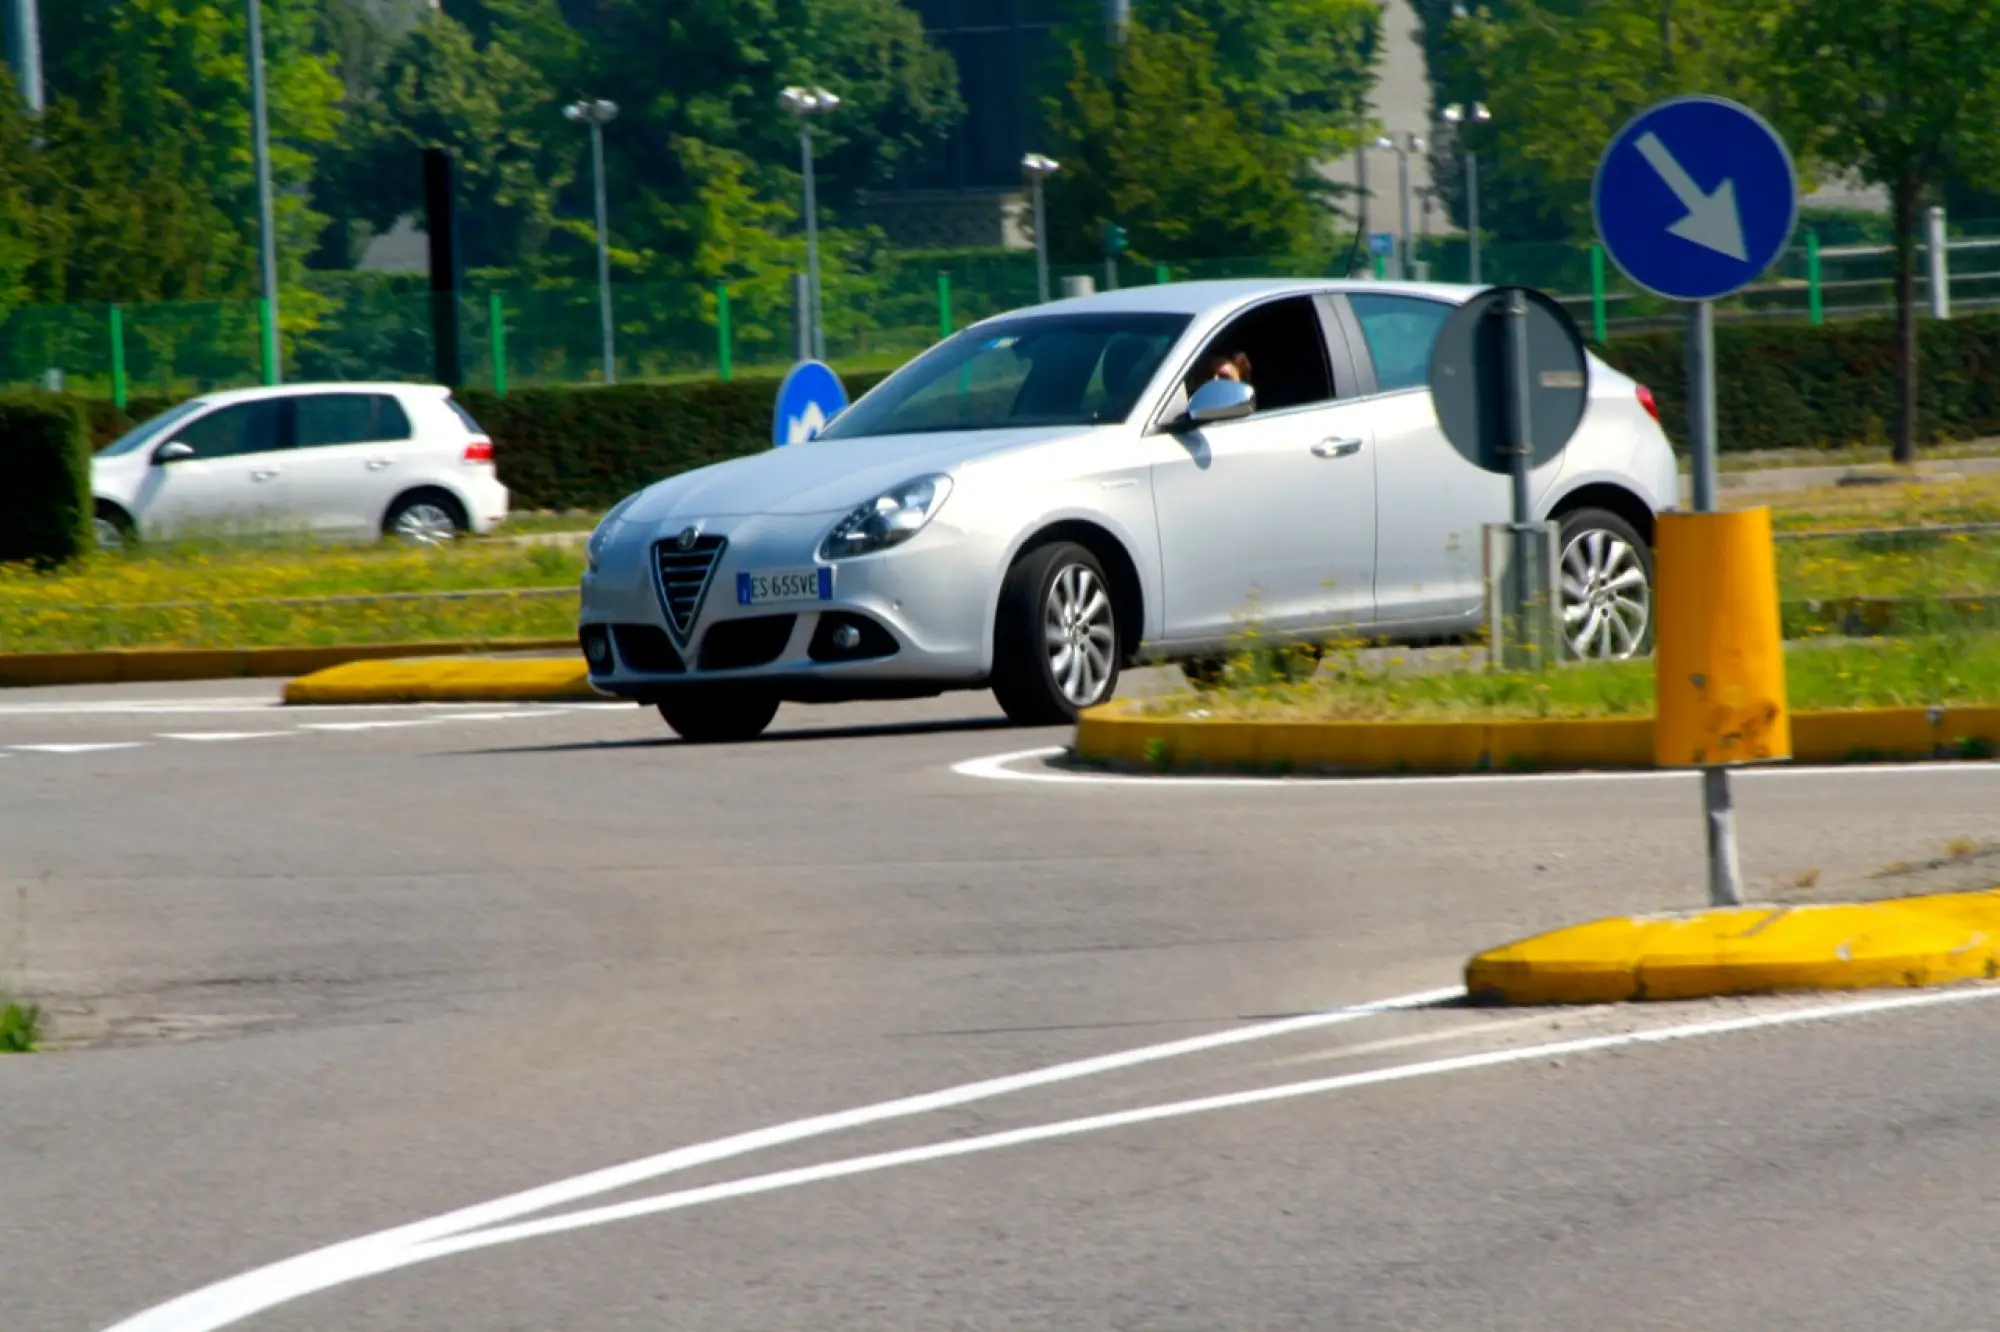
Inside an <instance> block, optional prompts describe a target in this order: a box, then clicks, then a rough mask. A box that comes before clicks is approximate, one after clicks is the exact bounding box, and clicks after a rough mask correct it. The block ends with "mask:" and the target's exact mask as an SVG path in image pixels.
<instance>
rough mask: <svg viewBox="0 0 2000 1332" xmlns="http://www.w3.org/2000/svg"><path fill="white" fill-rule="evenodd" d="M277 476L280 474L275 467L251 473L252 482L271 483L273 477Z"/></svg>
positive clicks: (261, 468)
mask: <svg viewBox="0 0 2000 1332" xmlns="http://www.w3.org/2000/svg"><path fill="white" fill-rule="evenodd" d="M277 474H278V469H277V468H275V467H260V468H258V469H257V470H256V471H254V472H252V473H250V479H251V480H252V481H269V480H270V479H271V478H272V477H274V476H276V475H277Z"/></svg>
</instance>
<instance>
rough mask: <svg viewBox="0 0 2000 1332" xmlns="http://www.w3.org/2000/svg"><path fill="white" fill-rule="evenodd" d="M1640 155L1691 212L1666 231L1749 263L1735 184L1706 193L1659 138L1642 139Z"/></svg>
mask: <svg viewBox="0 0 2000 1332" xmlns="http://www.w3.org/2000/svg"><path fill="white" fill-rule="evenodd" d="M1638 148H1639V153H1640V155H1641V156H1642V157H1644V158H1645V159H1646V160H1647V161H1648V162H1650V163H1651V164H1652V167H1653V170H1655V171H1657V172H1659V173H1660V179H1661V180H1664V181H1665V182H1666V183H1667V188H1668V189H1670V190H1672V191H1673V192H1674V197H1675V198H1676V199H1679V200H1680V201H1681V206H1682V207H1683V208H1686V209H1687V210H1688V213H1687V216H1686V217H1684V218H1682V219H1681V220H1680V221H1678V222H1676V223H1674V224H1673V225H1672V226H1671V227H1668V228H1667V230H1668V231H1671V232H1672V233H1673V234H1674V235H1676V236H1679V237H1680V238H1681V239H1682V240H1685V241H1692V242H1694V243H1695V244H1696V245H1699V246H1702V247H1703V248H1704V249H1709V250H1714V251H1715V252H1716V253H1718V254H1726V255H1728V256H1729V257H1730V258H1731V259H1735V260H1737V261H1739V262H1747V261H1748V260H1749V258H1750V251H1749V249H1748V248H1747V247H1746V246H1745V245H1744V244H1743V218H1742V215H1741V214H1739V213H1738V212H1737V211H1736V182H1735V181H1734V180H1725V181H1723V182H1722V183H1721V184H1720V185H1718V186H1716V187H1715V190H1714V192H1712V193H1706V194H1705V193H1703V192H1702V188H1701V186H1699V185H1697V184H1695V183H1694V177H1693V176H1690V175H1689V174H1688V173H1687V168H1686V167H1683V166H1682V165H1681V164H1680V163H1679V162H1677V161H1675V160H1674V155H1673V154H1672V153H1670V152H1668V151H1667V145H1665V144H1664V143H1661V142H1660V136H1659V135H1657V134H1653V133H1650V132H1649V133H1646V134H1642V135H1640V136H1639V143H1638Z"/></svg>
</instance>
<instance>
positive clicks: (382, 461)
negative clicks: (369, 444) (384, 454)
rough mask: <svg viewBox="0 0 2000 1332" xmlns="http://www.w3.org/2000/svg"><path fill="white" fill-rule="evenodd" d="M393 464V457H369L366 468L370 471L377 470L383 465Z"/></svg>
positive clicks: (392, 465) (394, 461)
mask: <svg viewBox="0 0 2000 1332" xmlns="http://www.w3.org/2000/svg"><path fill="white" fill-rule="evenodd" d="M395 465H396V460H395V459H394V458H370V459H369V460H368V470H369V471H371V472H379V471H381V470H382V469H383V468H384V467H394V466H395Z"/></svg>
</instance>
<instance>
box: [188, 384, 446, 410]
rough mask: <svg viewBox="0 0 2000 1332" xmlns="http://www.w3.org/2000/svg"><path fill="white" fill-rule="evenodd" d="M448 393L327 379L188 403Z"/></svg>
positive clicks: (204, 396)
mask: <svg viewBox="0 0 2000 1332" xmlns="http://www.w3.org/2000/svg"><path fill="white" fill-rule="evenodd" d="M450 392H451V390H450V389H448V388H445V387H444V386H443V385H441V384H397V383H389V382H386V381H383V382H373V381H350V380H329V381H325V382H320V383H310V384H269V385H263V386H260V387H258V388H244V389H222V390H220V391H218V392H215V393H197V394H195V395H194V397H193V398H192V399H190V401H192V402H200V403H205V404H207V405H209V406H211V407H221V406H227V405H229V404H230V403H238V402H261V401H262V400H264V399H265V398H295V397H298V396H299V395H301V394H305V393H416V394H428V395H430V396H432V397H437V398H442V397H445V396H447V395H449V394H450Z"/></svg>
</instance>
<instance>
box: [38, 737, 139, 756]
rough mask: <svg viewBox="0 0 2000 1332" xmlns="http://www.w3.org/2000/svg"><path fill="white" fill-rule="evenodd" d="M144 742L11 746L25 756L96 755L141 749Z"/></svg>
mask: <svg viewBox="0 0 2000 1332" xmlns="http://www.w3.org/2000/svg"><path fill="white" fill-rule="evenodd" d="M145 744H146V742H145V741H144V740H113V741H105V742H101V743H98V744H94V745H9V746H7V748H9V749H14V750H19V751H21V752H22V753H24V754H95V753H98V752H100V751H101V750H106V749H140V748H143V747H144V746H145Z"/></svg>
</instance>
